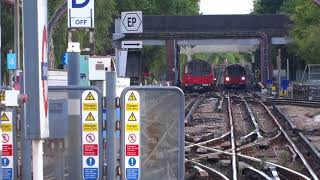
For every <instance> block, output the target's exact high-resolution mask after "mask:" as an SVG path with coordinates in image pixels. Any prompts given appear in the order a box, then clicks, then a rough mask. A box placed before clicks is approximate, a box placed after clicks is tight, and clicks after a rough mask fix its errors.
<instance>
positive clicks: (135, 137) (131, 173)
mask: <svg viewBox="0 0 320 180" xmlns="http://www.w3.org/2000/svg"><path fill="white" fill-rule="evenodd" d="M124 115H125V127H124V138H125V143H124V146H125V147H123V149H124V152H123V153H124V157H125V158H124V164H125V167H124V171H125V172H124V174H125V177H126V179H139V174H140V155H141V148H140V128H141V127H140V94H139V93H138V92H137V91H128V92H126V94H125V113H124Z"/></svg>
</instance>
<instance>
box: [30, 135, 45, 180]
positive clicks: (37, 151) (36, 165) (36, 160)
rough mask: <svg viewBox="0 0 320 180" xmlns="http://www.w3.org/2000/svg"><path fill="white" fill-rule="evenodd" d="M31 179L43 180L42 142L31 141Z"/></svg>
mask: <svg viewBox="0 0 320 180" xmlns="http://www.w3.org/2000/svg"><path fill="white" fill-rule="evenodd" d="M32 164H33V168H32V169H33V179H34V180H43V141H42V140H32Z"/></svg>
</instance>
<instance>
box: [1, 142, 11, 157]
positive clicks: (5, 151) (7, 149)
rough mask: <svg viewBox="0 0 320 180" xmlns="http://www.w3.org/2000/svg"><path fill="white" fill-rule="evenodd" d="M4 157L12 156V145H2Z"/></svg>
mask: <svg viewBox="0 0 320 180" xmlns="http://www.w3.org/2000/svg"><path fill="white" fill-rule="evenodd" d="M2 156H12V144H2Z"/></svg>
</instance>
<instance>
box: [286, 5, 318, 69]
mask: <svg viewBox="0 0 320 180" xmlns="http://www.w3.org/2000/svg"><path fill="white" fill-rule="evenodd" d="M285 10H286V11H287V13H288V14H289V15H290V18H291V20H292V21H293V22H294V26H293V28H292V30H291V32H290V36H291V37H293V38H294V44H293V46H292V47H291V48H290V50H291V52H294V53H296V54H297V55H298V56H300V57H301V58H302V59H304V60H305V61H306V62H307V63H319V57H320V44H319V42H320V19H319V17H320V6H318V5H317V4H316V3H314V2H313V1H311V0H308V1H305V0H288V1H287V2H286V3H285Z"/></svg>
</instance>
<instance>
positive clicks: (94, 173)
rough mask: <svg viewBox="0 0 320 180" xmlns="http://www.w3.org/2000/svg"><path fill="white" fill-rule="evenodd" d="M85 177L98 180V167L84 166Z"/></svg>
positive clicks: (87, 179)
mask: <svg viewBox="0 0 320 180" xmlns="http://www.w3.org/2000/svg"><path fill="white" fill-rule="evenodd" d="M83 177H84V179H85V180H96V179H98V168H84V169H83Z"/></svg>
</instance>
